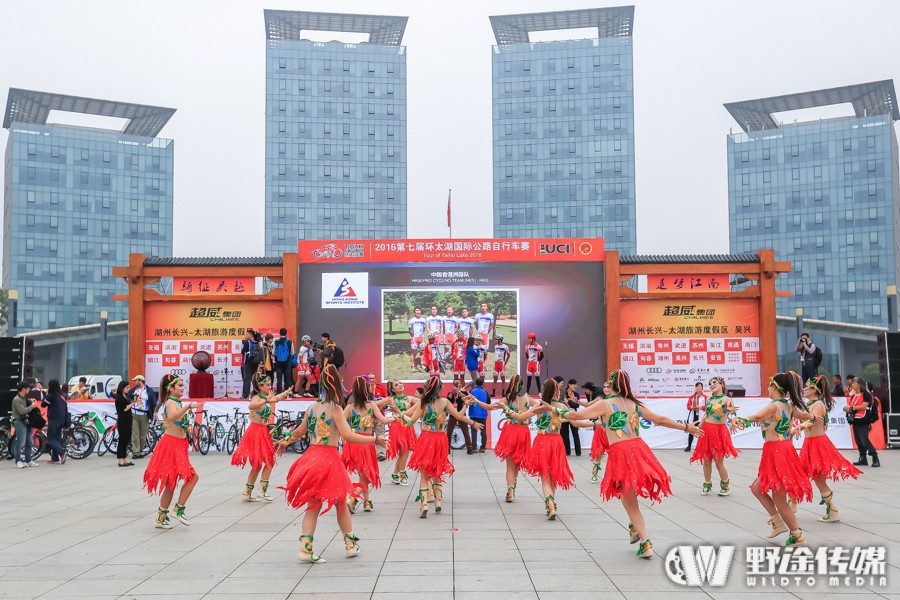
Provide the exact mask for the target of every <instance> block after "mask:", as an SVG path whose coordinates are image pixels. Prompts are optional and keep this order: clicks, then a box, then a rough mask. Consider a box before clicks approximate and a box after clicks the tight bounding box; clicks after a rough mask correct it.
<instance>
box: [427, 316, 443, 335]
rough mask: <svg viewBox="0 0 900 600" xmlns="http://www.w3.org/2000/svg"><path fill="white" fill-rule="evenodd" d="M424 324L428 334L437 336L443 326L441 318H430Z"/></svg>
mask: <svg viewBox="0 0 900 600" xmlns="http://www.w3.org/2000/svg"><path fill="white" fill-rule="evenodd" d="M425 323H427V324H428V333H433V334H435V335H437V334H439V333H440V332H441V326H443V324H444V319H443V317H438V316H430V317H427V318H426V319H425Z"/></svg>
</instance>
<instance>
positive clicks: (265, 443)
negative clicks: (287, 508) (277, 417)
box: [231, 374, 291, 502]
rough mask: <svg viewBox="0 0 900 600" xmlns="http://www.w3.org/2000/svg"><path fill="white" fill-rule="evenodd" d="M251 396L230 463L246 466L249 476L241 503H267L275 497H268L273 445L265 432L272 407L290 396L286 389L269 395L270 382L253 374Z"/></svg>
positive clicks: (268, 379)
mask: <svg viewBox="0 0 900 600" xmlns="http://www.w3.org/2000/svg"><path fill="white" fill-rule="evenodd" d="M251 383H252V385H253V397H252V398H251V399H250V406H249V408H248V410H249V412H250V425H249V426H248V427H247V431H245V432H244V435H243V436H242V437H241V442H240V444H238V447H237V448H236V449H235V451H234V455H233V456H232V457H231V464H232V465H235V466H240V467H241V468H242V469H243V468H244V466H245V465H246V464H247V463H250V474H249V475H247V483H246V484H245V486H246V487H245V489H244V494H243V495H242V496H241V497H242V498H243V499H244V501H245V502H258V501H259V500H260V499H262V500H265V501H266V502H271V501H272V500H274V499H275V498H274V497H273V496H271V495H270V494H269V476H270V475H271V474H272V469H274V468H275V443H274V442H272V436H271V434H270V433H269V426H268V423H269V417H271V416H272V412H273V410H274V408H275V404H276V403H277V402H278V401H279V400H281V399H283V398H285V397H287V396H289V395H290V393H291V392H290V390H286V391H284V392H282V393H280V394H278V395H277V396H273V395H272V380H271V379H270V378H269V377H267V376H265V375H262V376H261V375H259V374H256V375H254V376H253V381H252V382H251ZM260 471H262V479H261V480H260V482H259V493H258V494H257V495H256V496H254V495H253V488H254V486H256V478H257V477H258V476H259V473H260Z"/></svg>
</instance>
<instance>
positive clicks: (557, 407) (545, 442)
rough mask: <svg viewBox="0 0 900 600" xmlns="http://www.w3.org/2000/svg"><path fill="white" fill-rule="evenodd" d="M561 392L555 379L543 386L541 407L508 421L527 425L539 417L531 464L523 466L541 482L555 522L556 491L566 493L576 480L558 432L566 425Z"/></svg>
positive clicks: (548, 507) (529, 456)
mask: <svg viewBox="0 0 900 600" xmlns="http://www.w3.org/2000/svg"><path fill="white" fill-rule="evenodd" d="M561 393H562V392H561V390H560V387H559V383H557V382H556V380H555V379H548V380H547V381H546V382H544V387H543V389H542V390H541V403H540V404H539V405H537V406H535V407H533V408H531V409H530V410H527V411H525V412H524V413H518V414H517V413H512V412H510V413H508V414H507V417H508V418H509V419H514V420H516V421H520V422H523V423H525V422H527V421H528V419H530V418H531V417H534V416H537V417H538V419H537V423H536V425H537V430H538V433H537V437H535V438H534V442H533V443H532V444H531V449H530V450H529V452H528V461H527V463H526V464H525V465H524V468H525V470H526V471H527V472H528V473H530V474H532V475H534V476H535V477H538V476H539V477H540V478H541V489H542V490H543V494H544V509H545V510H546V512H547V518H548V519H550V520H551V521H553V520H555V519H556V511H557V506H556V498H555V496H556V488H560V487H561V488H562V489H564V490H567V489H569V488H570V487H572V486H573V485H575V477H574V476H573V475H572V469H570V468H569V459H568V458H567V457H566V449H565V446H564V445H563V441H562V436H560V435H559V429H560V426H561V425H562V422H563V415H564V414H565V411H568V409H567V408H566V403H565V402H563V401H562V399H561V398H560V395H561Z"/></svg>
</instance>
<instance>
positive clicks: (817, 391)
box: [794, 375, 862, 523]
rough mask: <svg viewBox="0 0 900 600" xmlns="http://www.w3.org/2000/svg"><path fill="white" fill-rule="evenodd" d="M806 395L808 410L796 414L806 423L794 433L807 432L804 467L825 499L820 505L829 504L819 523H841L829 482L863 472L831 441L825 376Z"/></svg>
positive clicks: (811, 384)
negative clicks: (828, 432) (829, 437)
mask: <svg viewBox="0 0 900 600" xmlns="http://www.w3.org/2000/svg"><path fill="white" fill-rule="evenodd" d="M803 396H804V397H805V398H806V401H807V402H806V410H805V411H801V410H798V411H796V413H795V414H796V416H797V418H799V419H800V420H801V421H802V423H801V424H800V427H799V428H797V430H796V431H795V432H794V433H795V435H799V434H800V431H805V432H806V435H805V436H804V438H803V448H802V449H801V450H800V465H801V466H802V467H803V470H804V471H805V472H806V475H807V476H808V477H809V478H810V479H812V480H813V482H814V483H815V484H816V487H817V488H819V494H820V495H821V496H822V500H821V501H820V502H819V504H824V505H825V515H824V516H822V517H820V518H819V521H821V522H822V523H837V522H838V521H840V520H841V516H840V513H839V512H838V509H836V508H835V507H834V492H833V491H832V490H831V488H830V487H828V480H829V479H831V480H832V481H838V480H844V479H848V478H850V477H852V478H853V479H856V478H857V477H859V476H860V475H862V471H860V470H859V469H857V468H856V467H854V466H853V465H852V464H851V463H850V461H849V460H847V459H846V458H844V457H843V456H842V455H841V453H840V452H838V451H837V448H835V447H834V444H833V443H832V442H831V440H830V439H828V435H827V433H826V432H827V431H828V413H829V412H830V411H831V409H832V408H834V399H833V398H832V397H831V388H830V387H829V386H828V380H827V379H825V377H824V376H823V375H817V376H815V377H813V378H812V379H810V380H808V381H807V382H806V387H804V388H803Z"/></svg>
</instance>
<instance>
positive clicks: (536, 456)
mask: <svg viewBox="0 0 900 600" xmlns="http://www.w3.org/2000/svg"><path fill="white" fill-rule="evenodd" d="M526 470H527V471H528V472H529V473H531V474H532V475H534V476H535V477H544V476H549V477H550V481H552V482H553V485H554V486H555V487H559V488H562V489H564V490H567V489H569V488H570V487H572V486H573V485H575V477H574V476H573V475H572V469H570V468H569V460H568V459H567V458H566V448H565V446H563V441H562V436H560V435H558V434H555V433H539V434H538V435H537V436H536V437H535V438H534V442H533V443H532V444H531V451H530V452H529V453H528V468H527V469H526Z"/></svg>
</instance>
